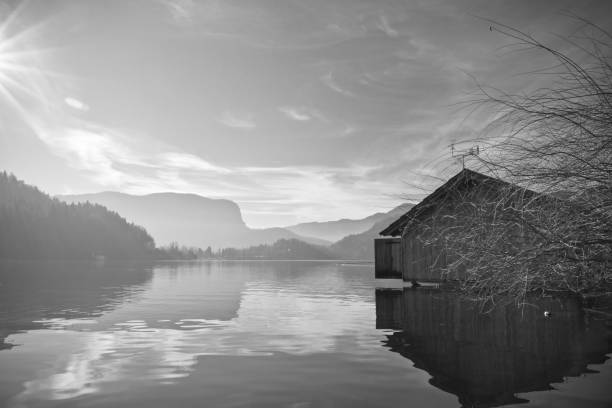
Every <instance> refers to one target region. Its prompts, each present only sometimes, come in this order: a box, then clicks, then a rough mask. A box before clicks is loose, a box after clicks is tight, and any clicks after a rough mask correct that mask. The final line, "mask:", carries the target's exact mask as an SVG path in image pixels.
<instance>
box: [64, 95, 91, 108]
mask: <svg viewBox="0 0 612 408" xmlns="http://www.w3.org/2000/svg"><path fill="white" fill-rule="evenodd" d="M64 102H65V103H66V105H68V106H70V107H71V108H73V109H76V110H79V111H83V112H87V111H89V106H88V105H87V104H85V103H84V102H81V101H80V100H78V99H76V98H73V97H71V96H67V97H66V98H64Z"/></svg>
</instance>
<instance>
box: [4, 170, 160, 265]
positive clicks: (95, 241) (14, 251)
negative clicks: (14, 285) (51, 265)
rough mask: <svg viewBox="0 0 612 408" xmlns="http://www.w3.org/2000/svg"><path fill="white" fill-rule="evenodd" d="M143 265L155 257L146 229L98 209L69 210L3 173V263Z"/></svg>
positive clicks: (75, 206)
mask: <svg viewBox="0 0 612 408" xmlns="http://www.w3.org/2000/svg"><path fill="white" fill-rule="evenodd" d="M96 256H105V257H107V258H111V259H142V258H150V257H153V256H156V251H155V243H154V241H153V238H151V236H150V235H149V234H148V233H147V231H145V230H144V229H143V228H142V227H139V226H137V225H134V224H130V223H128V222H127V221H126V220H125V219H124V218H122V217H121V216H119V215H118V214H117V213H114V212H111V211H109V210H107V209H106V208H105V207H103V206H101V205H97V204H90V203H84V204H83V203H82V204H70V205H69V204H66V203H64V202H62V201H59V200H57V199H52V198H51V197H49V196H48V195H47V194H45V193H43V192H41V191H40V190H38V189H37V188H36V187H33V186H30V185H27V184H25V183H24V182H23V181H20V180H18V179H17V178H16V177H15V176H14V175H12V174H11V175H9V174H7V173H6V172H2V173H0V258H5V259H93V258H94V257H96Z"/></svg>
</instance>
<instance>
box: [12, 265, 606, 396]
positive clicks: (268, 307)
mask: <svg viewBox="0 0 612 408" xmlns="http://www.w3.org/2000/svg"><path fill="white" fill-rule="evenodd" d="M381 285H385V286H393V287H391V288H390V287H387V288H384V289H381V288H378V289H377V286H381ZM544 310H548V311H550V312H551V315H550V317H544V314H543V311H544ZM610 339H611V333H610V326H609V325H607V324H606V321H604V320H598V319H597V318H595V317H593V316H590V315H587V314H585V313H583V312H582V311H581V310H580V308H579V307H578V305H577V304H575V303H573V302H572V301H570V300H555V299H546V300H544V301H540V302H538V303H537V304H534V305H533V306H530V307H527V308H523V309H520V310H517V309H515V308H513V307H503V308H498V309H496V310H494V311H493V312H492V313H491V314H488V315H481V314H479V313H478V310H477V308H476V307H474V305H473V304H470V303H469V302H465V301H461V300H459V299H457V298H456V296H455V295H453V294H450V293H445V292H443V291H440V290H433V289H427V288H422V289H418V290H412V289H404V288H402V287H401V284H400V285H398V284H397V283H392V282H389V281H378V282H376V281H375V280H374V279H373V266H372V265H355V264H342V263H338V262H290V261H287V262H261V261H257V262H191V263H189V262H185V263H180V262H179V263H158V264H137V263H134V264H126V263H116V264H104V265H101V264H98V265H95V264H82V263H61V262H54V263H53V262H51V263H34V262H32V263H18V262H12V263H2V264H0V406H8V407H23V406H25V407H48V406H75V407H76V406H91V407H115V406H142V407H156V406H159V407H167V406H221V407H238V406H258V407H259V406H261V407H275V406H279V407H281V406H282V407H311V406H312V407H314V406H317V407H318V406H322V407H345V406H346V407H349V406H350V407H353V406H380V407H386V406H415V407H420V406H435V407H459V406H466V407H468V406H478V407H487V406H501V405H508V404H510V405H512V404H518V403H521V404H523V403H524V404H526V405H521V406H567V407H574V406H581V407H583V406H584V407H607V406H610V404H611V403H612V390H611V389H610V388H611V387H609V384H610V383H612V364H611V363H610V360H608V359H607V357H608V356H607V355H609V354H610V353H611V352H612V347H611V340H610Z"/></svg>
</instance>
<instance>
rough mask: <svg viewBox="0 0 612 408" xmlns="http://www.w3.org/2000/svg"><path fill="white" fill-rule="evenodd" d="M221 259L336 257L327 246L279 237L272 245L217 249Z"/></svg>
mask: <svg viewBox="0 0 612 408" xmlns="http://www.w3.org/2000/svg"><path fill="white" fill-rule="evenodd" d="M218 257H219V258H222V259H300V260H303V259H337V256H336V255H335V254H334V253H332V252H331V251H330V250H329V249H328V248H326V247H323V246H319V245H312V244H308V243H306V242H302V241H300V240H298V239H279V240H278V241H276V242H275V243H274V244H272V245H258V246H252V247H249V248H243V249H236V248H225V249H222V250H220V251H219V254H218Z"/></svg>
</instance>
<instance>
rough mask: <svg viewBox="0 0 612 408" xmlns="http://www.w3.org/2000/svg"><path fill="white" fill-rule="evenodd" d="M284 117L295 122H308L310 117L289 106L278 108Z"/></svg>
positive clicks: (302, 111)
mask: <svg viewBox="0 0 612 408" xmlns="http://www.w3.org/2000/svg"><path fill="white" fill-rule="evenodd" d="M278 110H279V111H281V112H282V113H283V114H284V115H285V116H286V117H288V118H289V119H293V120H297V121H300V122H305V121H309V120H311V119H312V117H311V116H310V115H309V114H308V113H307V112H306V111H305V110H301V109H298V108H293V107H291V106H282V107H280V108H278Z"/></svg>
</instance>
